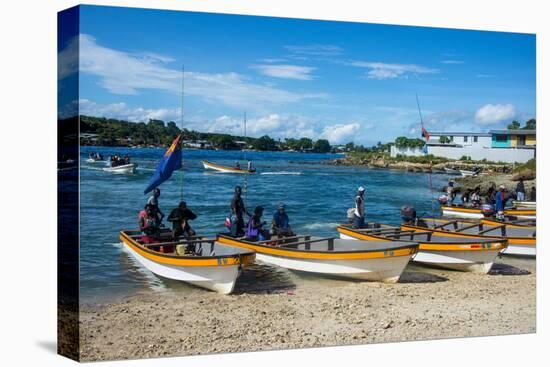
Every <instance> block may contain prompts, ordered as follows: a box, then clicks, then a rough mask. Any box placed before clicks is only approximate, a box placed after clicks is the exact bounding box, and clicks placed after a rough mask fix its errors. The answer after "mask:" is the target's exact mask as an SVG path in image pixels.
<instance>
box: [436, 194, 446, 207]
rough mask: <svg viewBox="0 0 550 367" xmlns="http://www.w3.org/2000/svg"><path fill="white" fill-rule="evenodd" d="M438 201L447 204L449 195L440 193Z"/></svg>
mask: <svg viewBox="0 0 550 367" xmlns="http://www.w3.org/2000/svg"><path fill="white" fill-rule="evenodd" d="M437 201H439V204H441V205H445V204H447V195H439V197H438V198H437Z"/></svg>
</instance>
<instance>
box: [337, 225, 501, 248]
mask: <svg viewBox="0 0 550 367" xmlns="http://www.w3.org/2000/svg"><path fill="white" fill-rule="evenodd" d="M336 229H337V231H338V232H340V233H343V234H348V235H350V236H352V237H355V236H354V234H357V235H360V236H365V237H372V238H374V239H377V240H381V241H392V240H394V239H393V238H390V237H386V236H384V235H376V234H373V233H365V232H361V231H357V230H356V229H353V228H349V227H345V226H341V225H339V226H338V227H337V228H336ZM423 229H424V228H423ZM345 232H348V233H345ZM411 234H412V235H414V232H412V233H409V234H407V236H410V235H411ZM355 238H357V239H358V240H362V238H359V237H355ZM478 239H479V241H466V242H439V241H438V242H433V241H430V242H427V241H418V240H417V241H414V240H401V241H405V242H417V243H419V244H420V246H419V249H420V251H422V250H432V251H435V250H441V251H480V250H495V249H497V248H498V247H502V248H506V247H508V243H509V241H508V239H506V238H502V237H500V238H496V237H493V238H479V237H478ZM363 240H365V241H371V240H368V239H363ZM487 244H495V246H494V247H493V246H492V247H491V248H488V247H484V245H487ZM475 245H480V246H481V247H471V246H475ZM499 245H500V246H499ZM463 246H470V247H463Z"/></svg>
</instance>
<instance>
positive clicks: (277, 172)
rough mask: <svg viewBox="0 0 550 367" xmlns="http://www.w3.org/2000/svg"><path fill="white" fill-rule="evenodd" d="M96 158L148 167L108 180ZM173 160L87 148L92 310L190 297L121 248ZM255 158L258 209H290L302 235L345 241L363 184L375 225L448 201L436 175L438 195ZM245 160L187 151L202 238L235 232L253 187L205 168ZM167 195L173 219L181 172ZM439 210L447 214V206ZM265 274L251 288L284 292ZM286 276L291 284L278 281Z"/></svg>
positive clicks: (401, 178) (270, 157)
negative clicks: (131, 299)
mask: <svg viewBox="0 0 550 367" xmlns="http://www.w3.org/2000/svg"><path fill="white" fill-rule="evenodd" d="M90 151H97V152H101V153H102V154H103V155H104V156H105V157H106V158H107V157H108V156H109V155H110V154H119V155H124V154H128V155H129V156H130V157H131V158H132V161H133V162H135V163H138V165H139V167H138V170H137V173H136V174H135V175H117V174H113V173H110V172H105V171H103V170H102V168H103V167H105V163H104V162H96V163H88V162H86V161H85V160H86V159H87V157H88V153H89V152H90ZM163 154H164V149H156V148H139V149H137V148H136V149H129V148H98V147H83V148H82V149H81V159H82V163H81V170H80V209H81V211H80V244H81V247H80V262H81V263H80V286H81V297H82V299H83V301H84V302H104V301H109V300H110V299H112V298H113V297H120V296H127V295H131V294H133V293H134V292H137V291H140V290H143V289H150V288H154V289H161V290H163V289H170V290H174V289H175V290H178V289H186V290H187V288H185V287H186V286H185V285H182V284H180V283H178V282H172V281H169V280H166V279H161V278H158V277H156V276H154V275H152V274H150V273H148V272H145V271H143V270H142V269H141V268H139V267H138V266H137V265H136V264H135V262H134V261H132V259H131V258H130V257H129V256H128V255H127V254H126V253H125V252H124V251H122V246H121V245H120V243H119V242H120V241H119V240H118V232H119V231H120V230H121V229H135V228H137V215H138V211H139V210H140V209H141V208H143V206H144V204H145V202H146V200H147V198H148V196H147V195H144V194H143V189H144V188H145V187H146V185H147V182H148V180H149V178H150V176H151V175H152V174H153V173H154V171H155V168H156V165H157V163H158V161H159V160H160V158H161V157H162V155H163ZM246 155H247V158H250V159H251V160H252V161H253V162H254V165H255V167H256V168H257V170H258V174H254V175H249V176H248V178H247V182H246V186H247V188H248V189H247V190H246V192H245V195H244V197H245V202H246V205H247V206H248V207H249V210H252V209H253V208H254V207H255V206H257V205H261V206H263V207H264V208H265V212H264V213H265V214H264V215H265V218H264V219H265V220H266V221H268V222H270V216H271V214H272V213H273V212H274V211H275V208H276V205H277V203H279V202H284V203H285V204H286V205H287V212H288V214H289V216H290V220H291V224H292V226H293V228H294V230H295V231H297V232H298V233H300V234H311V235H320V236H337V235H338V233H337V231H336V225H337V223H340V222H343V221H345V220H346V210H347V209H348V208H350V207H353V200H354V196H355V192H356V189H357V187H358V186H361V185H362V186H365V187H366V193H365V198H366V212H367V220H371V221H379V222H383V223H388V224H399V222H400V217H399V208H400V207H401V206H402V205H403V204H410V205H413V206H414V207H415V208H416V209H417V212H418V213H419V214H422V213H425V214H431V213H432V201H431V198H432V197H437V196H438V194H439V192H438V191H439V189H440V188H441V187H443V186H444V185H445V183H446V180H447V179H448V176H446V175H432V181H433V183H432V185H433V188H434V191H433V193H431V192H430V189H429V184H428V182H429V181H428V174H424V173H407V172H402V171H392V170H378V169H367V168H358V167H339V166H331V165H322V164H319V162H320V161H322V160H327V159H333V158H335V157H338V156H337V155H330V154H301V153H285V152H247V154H246ZM242 158H243V155H242V153H241V152H228V151H204V150H186V151H184V169H183V177H184V181H183V182H184V199H185V200H186V201H187V205H188V206H189V207H190V208H191V209H192V210H193V211H194V212H195V213H196V214H197V215H198V218H197V219H196V220H195V221H193V224H192V225H193V228H194V229H195V230H196V231H197V233H198V234H201V235H206V236H214V235H215V234H216V233H218V232H223V231H225V227H224V220H225V217H226V216H227V214H228V212H229V203H230V200H231V198H232V195H233V190H234V187H235V186H236V185H241V186H245V177H244V176H243V175H234V174H223V173H215V172H210V171H205V170H204V168H203V167H202V164H201V162H200V161H201V160H203V159H206V160H210V161H213V162H216V163H221V164H227V165H232V164H233V163H234V162H235V161H236V160H239V159H242ZM161 191H162V192H161V197H160V200H159V202H160V207H161V209H162V210H163V212H164V213H165V214H166V215H167V214H168V213H169V212H170V210H171V209H172V208H174V207H175V206H177V204H178V202H179V195H180V194H179V193H180V174H179V172H177V173H175V174H174V176H173V177H172V179H171V180H169V181H167V182H165V183H164V184H162V186H161ZM434 205H435V207H434V209H435V210H436V211H437V210H438V205H437V204H434ZM436 213H438V212H436ZM255 271H256V273H252V274H253V275H252V276H251V275H249V278H246V277H245V280H244V282H241V283H244V284H245V286H246V285H247V284H248V286H250V287H254V286H255V285H254V283H255V277H259V276H269V277H275V278H274V280H273V284H272V285H271V286H273V287H276V286H275V283H281V281H282V280H281V279H282V278H285V274H283V273H278V272H279V270H274V269H272V268H265V266H263V267H258V268H257V269H255ZM279 275H280V276H281V277H282V278H277V277H278V276H279ZM284 281H287V282H288V281H291V280H289V279H284ZM241 287H242V285H241Z"/></svg>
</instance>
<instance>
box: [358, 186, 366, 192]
mask: <svg viewBox="0 0 550 367" xmlns="http://www.w3.org/2000/svg"><path fill="white" fill-rule="evenodd" d="M357 190H358V191H361V192H362V191H365V188H364V187H363V186H359V188H358V189H357Z"/></svg>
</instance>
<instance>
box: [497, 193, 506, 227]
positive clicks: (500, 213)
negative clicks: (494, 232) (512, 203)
mask: <svg viewBox="0 0 550 367" xmlns="http://www.w3.org/2000/svg"><path fill="white" fill-rule="evenodd" d="M506 201H507V200H506V186H504V185H500V186H499V187H498V192H497V193H496V195H495V211H496V212H497V219H500V220H503V219H504V207H505V206H506Z"/></svg>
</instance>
